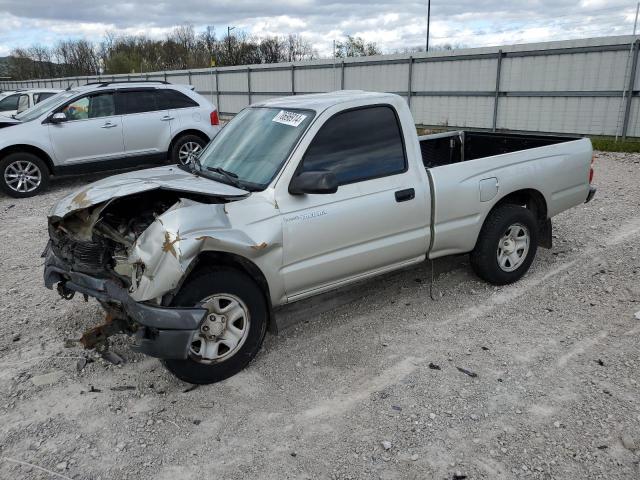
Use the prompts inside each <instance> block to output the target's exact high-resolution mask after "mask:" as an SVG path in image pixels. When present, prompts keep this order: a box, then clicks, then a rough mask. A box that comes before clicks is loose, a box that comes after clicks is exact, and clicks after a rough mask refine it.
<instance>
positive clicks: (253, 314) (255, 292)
mask: <svg viewBox="0 0 640 480" xmlns="http://www.w3.org/2000/svg"><path fill="white" fill-rule="evenodd" d="M196 305H197V306H203V307H205V308H206V309H207V311H208V312H209V313H208V315H207V317H206V318H205V320H204V321H203V322H202V324H201V325H200V329H199V330H198V331H197V332H196V333H195V334H194V336H193V339H192V342H191V347H190V349H189V358H187V359H186V360H164V361H163V363H164V365H165V367H166V368H167V369H168V370H169V371H170V372H171V373H173V374H174V375H175V376H176V377H178V378H179V379H180V380H183V381H185V382H189V383H196V384H207V383H215V382H219V381H220V380H224V379H225V378H228V377H230V376H232V375H235V374H236V373H238V372H239V371H240V370H242V369H243V368H244V367H245V366H246V365H247V364H248V363H249V362H250V361H251V359H253V358H254V357H255V356H256V354H257V353H258V351H259V350H260V346H261V345H262V341H263V340H264V336H265V333H266V331H267V316H268V309H267V304H266V301H265V298H264V295H263V293H262V291H261V290H260V288H259V287H258V286H257V285H256V283H255V282H254V281H253V280H252V279H251V278H250V277H249V276H247V275H246V274H244V273H242V272H240V271H238V270H233V269H230V268H216V269H204V270H201V271H200V272H196V273H195V274H194V276H193V278H192V279H190V280H188V281H187V282H186V283H185V284H184V285H183V287H182V288H181V289H180V292H178V294H177V295H176V298H175V299H174V302H173V306H180V307H193V306H196Z"/></svg>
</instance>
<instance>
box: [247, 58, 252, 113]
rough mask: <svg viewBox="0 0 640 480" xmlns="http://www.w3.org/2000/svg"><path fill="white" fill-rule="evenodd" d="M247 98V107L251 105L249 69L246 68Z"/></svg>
mask: <svg viewBox="0 0 640 480" xmlns="http://www.w3.org/2000/svg"><path fill="white" fill-rule="evenodd" d="M247 96H248V97H249V105H251V67H247Z"/></svg>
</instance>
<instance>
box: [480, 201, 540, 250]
mask: <svg viewBox="0 0 640 480" xmlns="http://www.w3.org/2000/svg"><path fill="white" fill-rule="evenodd" d="M502 205H518V206H521V207H524V208H526V209H528V210H530V211H531V212H532V213H533V214H534V216H535V217H536V220H537V223H538V232H539V234H538V244H539V245H540V246H541V247H545V248H551V220H550V219H549V218H548V214H549V210H548V207H547V200H546V199H545V197H544V195H543V194H542V192H540V191H539V190H536V189H534V188H524V189H521V190H515V191H513V192H510V193H508V194H506V195H504V196H503V197H502V198H500V200H498V201H497V202H496V203H495V204H494V205H493V207H491V210H489V211H488V212H487V215H486V216H485V218H484V221H483V226H484V223H485V222H486V221H487V219H488V218H489V216H490V215H491V213H493V212H494V211H495V210H496V209H497V208H500V207H501V206H502ZM476 243H477V240H476Z"/></svg>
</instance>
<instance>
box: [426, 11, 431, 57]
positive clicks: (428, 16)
mask: <svg viewBox="0 0 640 480" xmlns="http://www.w3.org/2000/svg"><path fill="white" fill-rule="evenodd" d="M430 23H431V0H427V45H426V46H425V51H426V52H428V51H429V24H430Z"/></svg>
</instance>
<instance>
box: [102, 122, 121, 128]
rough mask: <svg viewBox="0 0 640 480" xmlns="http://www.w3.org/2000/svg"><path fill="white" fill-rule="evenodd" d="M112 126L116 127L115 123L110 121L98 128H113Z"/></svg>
mask: <svg viewBox="0 0 640 480" xmlns="http://www.w3.org/2000/svg"><path fill="white" fill-rule="evenodd" d="M113 127H117V125H116V124H115V123H111V122H106V123H105V124H104V125H102V126H101V127H100V128H113Z"/></svg>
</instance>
